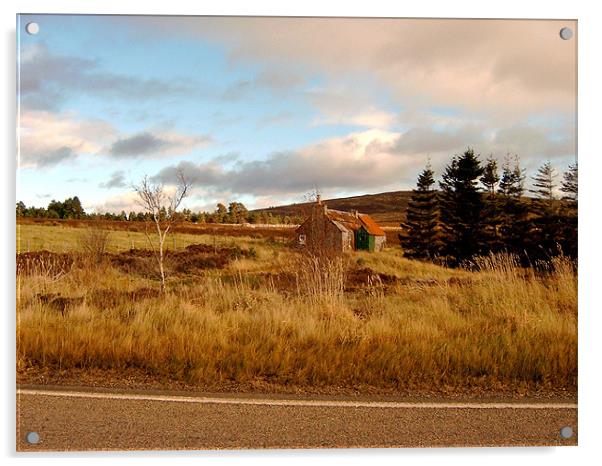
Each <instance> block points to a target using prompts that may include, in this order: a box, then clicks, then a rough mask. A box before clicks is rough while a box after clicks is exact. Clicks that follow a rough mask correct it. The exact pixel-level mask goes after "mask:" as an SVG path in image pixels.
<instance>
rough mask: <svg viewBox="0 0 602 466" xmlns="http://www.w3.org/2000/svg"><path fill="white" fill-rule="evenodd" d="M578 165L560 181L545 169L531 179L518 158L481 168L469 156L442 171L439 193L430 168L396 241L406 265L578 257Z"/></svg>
mask: <svg viewBox="0 0 602 466" xmlns="http://www.w3.org/2000/svg"><path fill="white" fill-rule="evenodd" d="M577 170H578V169H577V163H575V164H574V165H569V168H568V170H567V171H566V172H565V173H564V174H563V177H562V180H558V174H557V173H556V170H555V169H554V167H553V166H552V164H551V163H550V162H546V163H544V164H543V165H542V166H541V167H540V168H539V169H538V171H537V173H535V174H534V175H533V177H532V188H531V189H529V190H528V191H527V190H526V189H525V181H526V174H525V170H524V169H523V168H521V166H520V161H519V158H518V157H506V159H505V160H504V163H503V165H502V167H501V173H500V169H499V167H498V162H497V160H496V159H495V158H493V157H490V158H488V159H487V160H486V161H485V162H482V161H481V160H480V158H479V156H477V155H475V153H474V151H473V150H472V149H468V150H467V151H466V152H464V154H462V155H461V156H455V157H453V158H452V160H451V162H450V163H449V164H448V165H447V166H446V168H445V170H444V172H443V175H442V177H441V180H440V181H439V183H438V185H439V186H438V189H437V186H436V181H435V177H434V172H433V170H432V169H431V166H430V164H427V166H426V168H425V169H424V170H423V171H422V172H421V173H420V175H419V177H418V182H417V186H416V189H414V190H413V193H412V196H411V199H410V201H409V205H408V209H407V214H406V222H405V223H404V224H402V225H401V226H402V227H403V230H404V231H403V233H402V234H401V235H400V241H401V244H402V247H403V248H404V253H405V255H407V256H408V257H413V258H418V259H426V260H432V261H436V262H441V263H445V264H448V265H451V266H457V265H460V264H462V263H465V262H466V261H468V260H470V259H471V258H472V257H474V256H479V255H486V254H489V253H499V252H508V253H511V254H516V255H517V256H519V257H520V258H521V261H522V262H523V264H524V265H529V264H534V263H535V262H537V261H539V260H547V259H549V258H551V257H553V256H555V255H558V254H564V255H568V256H570V257H573V258H576V257H577V184H578V183H577V181H578V180H577V178H578V171H577Z"/></svg>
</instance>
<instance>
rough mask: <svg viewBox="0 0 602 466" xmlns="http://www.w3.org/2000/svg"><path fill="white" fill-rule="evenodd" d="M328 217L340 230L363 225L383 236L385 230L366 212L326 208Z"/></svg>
mask: <svg viewBox="0 0 602 466" xmlns="http://www.w3.org/2000/svg"><path fill="white" fill-rule="evenodd" d="M325 214H326V216H327V217H328V219H329V220H330V221H331V222H332V223H333V224H334V225H335V226H336V227H337V228H338V229H339V230H340V231H343V232H344V231H354V232H355V231H357V230H359V229H360V228H362V227H364V228H365V230H366V231H367V232H368V234H370V235H374V236H385V232H384V231H383V229H382V228H381V227H379V226H378V224H377V223H376V222H375V221H374V220H373V219H372V217H370V216H369V215H368V214H360V213H358V214H355V213H351V212H344V211H342V210H334V209H326V211H325ZM310 220H311V218H308V219H306V220H305V221H304V222H303V223H302V224H301V225H300V226H299V228H297V230H302V227H303V225H305V224H306V223H308V222H309V221H310Z"/></svg>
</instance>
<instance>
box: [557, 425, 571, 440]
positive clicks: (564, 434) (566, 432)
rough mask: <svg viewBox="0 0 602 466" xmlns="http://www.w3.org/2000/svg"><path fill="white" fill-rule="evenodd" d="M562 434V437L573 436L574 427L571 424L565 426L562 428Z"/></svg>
mask: <svg viewBox="0 0 602 466" xmlns="http://www.w3.org/2000/svg"><path fill="white" fill-rule="evenodd" d="M560 436H561V437H562V438H571V437H572V436H573V428H572V427H571V426H565V427H563V428H562V429H560Z"/></svg>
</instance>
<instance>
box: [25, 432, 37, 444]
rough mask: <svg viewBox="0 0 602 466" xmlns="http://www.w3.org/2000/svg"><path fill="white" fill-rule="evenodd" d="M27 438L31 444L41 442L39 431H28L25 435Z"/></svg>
mask: <svg viewBox="0 0 602 466" xmlns="http://www.w3.org/2000/svg"><path fill="white" fill-rule="evenodd" d="M25 440H26V441H27V443H29V444H31V445H35V444H36V443H39V442H40V436H39V435H38V433H37V432H27V435H26V436H25Z"/></svg>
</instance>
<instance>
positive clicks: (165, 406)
mask: <svg viewBox="0 0 602 466" xmlns="http://www.w3.org/2000/svg"><path fill="white" fill-rule="evenodd" d="M564 426H571V427H572V429H573V431H574V433H573V436H572V437H571V438H569V439H564V438H563V437H562V436H561V435H560V429H561V428H562V427H564ZM28 432H37V433H38V434H39V443H37V444H35V445H31V444H28V443H27V441H26V440H25V438H26V435H27V433H28ZM576 444H577V406H576V404H573V403H553V402H546V401H532V402H495V403H491V402H487V403H478V402H456V401H447V402H444V401H439V402H424V401H417V402H413V401H409V402H408V401H404V402H391V401H373V400H353V399H347V400H341V399H329V398H319V399H307V398H302V399H301V398H296V399H292V398H282V397H276V398H268V397H267V395H266V396H257V397H251V396H236V395H229V396H223V395H214V396H210V395H203V396H181V395H176V396H174V395H171V394H165V393H159V394H157V393H128V392H108V391H102V392H92V391H87V390H85V389H69V391H66V390H64V389H63V390H53V389H47V388H28V389H18V390H17V450H18V451H48V450H132V449H136V450H138V449H145V450H148V449H152V450H157V449H161V450H164V449H168V450H180V449H239V448H357V447H426V446H436V447H443V446H463V447H465V446H505V445H516V446H525V445H576Z"/></svg>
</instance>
